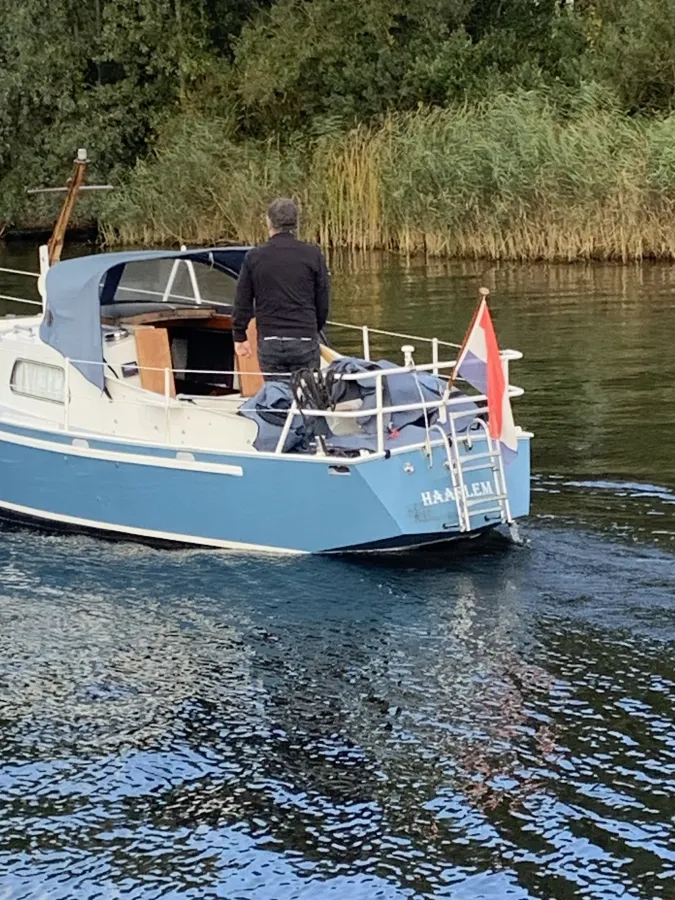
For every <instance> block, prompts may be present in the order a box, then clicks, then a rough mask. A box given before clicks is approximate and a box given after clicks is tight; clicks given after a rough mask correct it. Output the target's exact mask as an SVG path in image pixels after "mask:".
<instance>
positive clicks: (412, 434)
mask: <svg viewBox="0 0 675 900" xmlns="http://www.w3.org/2000/svg"><path fill="white" fill-rule="evenodd" d="M395 368H399V367H398V366H396V365H395V364H394V363H392V362H389V361H387V360H382V361H380V362H377V363H374V362H369V361H366V360H363V359H356V358H354V357H342V358H340V359H338V360H336V361H335V362H333V363H331V365H330V366H328V367H327V368H326V369H324V370H323V371H322V373H321V379H322V382H323V385H322V386H323V388H324V394H325V396H326V400H327V402H326V409H334V408H335V406H336V405H337V404H338V403H343V402H345V401H351V400H361V401H362V406H361V410H359V413H361V412H363V413H364V414H363V415H361V414H359V416H358V417H357V418H356V422H357V424H358V426H359V431H358V432H357V433H356V434H348V435H339V436H338V435H332V434H330V432H328V430H327V428H326V422H325V419H323V418H319V417H317V416H303V414H302V410H301V409H300V411H299V412H298V414H297V415H296V416H294V417H293V422H292V424H291V428H290V430H289V433H288V437H287V438H286V441H285V444H284V452H285V453H288V452H292V451H293V452H309V451H310V450H311V449H312V446H313V443H314V441H315V439H316V435H317V434H321V435H324V436H326V447H327V449H329V450H331V449H332V450H334V451H335V452H336V453H339V452H340V451H343V452H349V451H352V452H354V451H358V450H361V449H364V450H374V449H375V448H376V446H377V415H376V414H375V410H376V408H377V394H376V379H375V378H367V379H364V380H362V381H343V380H342V379H341V377H340V376H342V375H348V374H358V373H363V372H372V371H374V370H376V369H380V370H386V369H395ZM382 387H383V391H382V394H383V397H382V399H383V405H384V406H385V407H386V406H410V405H412V404H421V403H430V402H434V401H440V400H441V398H442V397H443V394H444V392H445V389H446V382H445V381H444V380H443V379H441V378H438V377H437V376H436V375H429V374H426V373H423V372H417V371H411V372H401V373H398V374H396V375H390V376H388V377H387V378H383V379H382ZM457 396H461V392H460V391H458V390H453V392H452V397H453V399H455V398H456V397H457ZM293 399H294V396H293V390H292V388H291V385H290V384H289V383H288V382H284V381H272V382H266V383H265V384H264V386H263V387H262V388H261V390H260V391H258V393H257V394H256V395H255V397H252V398H251V399H250V400H248V401H247V402H246V403H245V404H244V405H243V406H242V407H241V410H240V415H242V416H246V417H247V418H249V419H252V420H253V421H254V422H256V424H257V425H258V436H257V438H256V440H255V441H254V447H255V448H256V450H262V451H268V452H269V451H271V450H275V449H276V447H277V444H278V442H279V438H280V437H281V432H282V429H283V427H284V424H285V422H286V418H287V414H288V410H289V409H290V408H291V405H292V404H293ZM451 409H452V410H454V411H455V412H457V411H462V412H465V413H466V415H463V416H461V417H459V418H458V419H456V420H455V428H456V430H457V431H458V432H463V431H465V430H466V429H467V428H468V427H469V426H470V425H471V423H472V422H473V421H474V419H475V418H476V416H477V415H478V414H479V412H480V410H479V409H478V407H477V406H476V404H475V403H473V402H472V401H471V400H469V399H468V398H467V400H466V403H462V404H461V405H458V404H453V406H452V407H451ZM437 422H439V412H438V409H433V408H432V409H428V410H426V413H425V411H424V410H422V409H419V408H417V409H411V410H402V411H400V412H394V413H391V414H385V419H384V428H385V446H386V448H387V449H393V448H394V447H396V446H403V445H406V444H413V443H419V442H422V441H424V440H425V437H426V433H427V432H426V429H427V427H430V426H431V425H433V424H435V423H437ZM444 428H445V429H446V430H448V428H449V425H448V423H447V422H446V424H445V426H444Z"/></svg>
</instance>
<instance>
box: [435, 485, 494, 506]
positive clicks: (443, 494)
mask: <svg viewBox="0 0 675 900" xmlns="http://www.w3.org/2000/svg"><path fill="white" fill-rule="evenodd" d="M493 493H494V488H493V485H492V484H491V483H490V482H489V481H477V482H475V483H474V484H471V485H468V486H467V485H464V496H465V497H466V498H467V500H468V499H469V497H483V496H485V494H493ZM420 497H421V500H422V505H423V506H436V504H437V503H454V502H455V494H454V491H453V490H452V488H449V487H448V488H446V489H445V490H444V491H422V493H421V494H420Z"/></svg>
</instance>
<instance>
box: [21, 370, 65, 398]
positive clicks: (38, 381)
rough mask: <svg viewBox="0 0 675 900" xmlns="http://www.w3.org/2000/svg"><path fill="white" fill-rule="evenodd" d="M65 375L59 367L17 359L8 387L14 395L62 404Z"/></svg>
mask: <svg viewBox="0 0 675 900" xmlns="http://www.w3.org/2000/svg"><path fill="white" fill-rule="evenodd" d="M64 382H65V375H64V371H63V369H61V368H60V367H59V366H48V365H45V363H39V362H33V361H31V360H28V359H17V361H16V362H15V363H14V368H13V369H12V377H11V379H10V387H11V389H12V391H13V392H14V393H15V394H22V395H23V396H24V397H33V398H34V399H36V400H49V401H50V402H51V403H63V399H64Z"/></svg>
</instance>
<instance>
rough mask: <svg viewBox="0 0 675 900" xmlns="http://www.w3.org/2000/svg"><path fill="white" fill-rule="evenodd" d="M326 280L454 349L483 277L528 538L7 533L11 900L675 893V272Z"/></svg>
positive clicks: (367, 314)
mask: <svg viewBox="0 0 675 900" xmlns="http://www.w3.org/2000/svg"><path fill="white" fill-rule="evenodd" d="M6 259H7V257H5V262H1V261H0V264H5V265H6V264H7V262H6ZM11 260H12V263H13V264H14V265H17V266H18V267H24V266H25V265H27V264H28V263H29V261H28V260H25V259H23V258H22V256H21V254H17V253H16V251H13V255H12V257H11ZM332 267H333V270H334V283H335V293H336V301H335V309H334V315H335V317H336V318H339V319H342V320H346V321H352V322H356V323H361V322H366V321H367V322H370V323H372V324H375V325H379V326H381V327H385V328H390V329H392V330H404V331H405V330H410V331H413V332H415V333H419V334H432V333H434V331H436V330H438V331H442V332H443V333H444V334H446V335H447V336H448V337H450V338H451V339H452V337H453V336H454V335H458V334H461V332H462V331H463V329H464V327H465V325H466V323H467V321H468V318H469V317H470V313H471V308H472V304H473V298H474V296H475V293H476V289H477V287H478V285H479V283H481V282H484V283H487V284H488V286H489V287H491V288H492V289H493V309H494V314H495V319H496V323H497V328H498V333H499V334H500V337H501V339H502V343H503V344H505V345H510V346H515V347H517V348H518V349H521V350H522V351H523V352H524V353H525V359H524V360H523V361H522V362H521V363H518V364H516V365H515V366H514V367H513V372H512V375H513V380H514V381H515V382H516V383H519V384H521V385H522V386H523V387H525V388H526V391H527V393H526V395H525V397H524V398H523V399H522V400H520V401H519V402H518V407H517V417H518V420H519V421H520V422H521V424H523V425H524V426H526V427H528V428H530V429H532V430H533V431H534V432H535V434H536V438H535V442H534V445H533V451H534V472H535V475H534V489H535V490H534V507H533V514H532V517H531V519H530V520H529V522H528V523H527V525H526V526H525V527H524V529H523V531H524V535H525V537H526V539H527V541H528V545H527V546H526V547H524V548H512V547H508V546H505V545H504V544H503V543H502V542H498V541H497V542H490V543H488V544H486V545H481V546H479V547H478V548H475V549H472V550H471V551H466V552H464V553H461V554H459V555H452V556H451V555H449V554H447V553H442V554H438V553H434V554H425V555H424V556H422V557H405V558H402V559H400V560H392V559H388V560H386V561H384V562H376V561H373V560H369V561H364V562H355V561H353V560H352V561H347V560H338V559H301V560H283V561H278V560H264V561H261V560H259V559H254V558H250V557H245V556H228V555H222V554H217V553H207V552H201V551H190V552H187V551H186V552H182V551H181V552H171V553H167V552H159V551H154V550H149V549H146V548H140V547H136V546H134V545H131V544H126V545H125V544H109V543H102V542H98V541H94V540H91V539H89V538H77V537H76V538H72V537H71V538H63V537H55V536H45V535H40V534H34V533H29V532H25V531H21V530H17V531H15V530H11V529H5V530H3V531H2V533H1V534H0V573H1V575H0V579H1V581H0V584H1V586H0V734H1V736H2V740H1V741H0V755H1V758H2V762H1V763H0V898H3V900H4V898H10V897H11V898H19V897H21V898H23V897H25V898H31V900H32V898H40V897H44V898H50V900H51V898H72V897H75V898H102V900H106V898H111V900H112V898H123V897H124V898H127V897H128V898H141V900H145V898H155V897H180V898H202V897H208V898H211V897H223V898H228V900H238V898H242V900H243V898H251V897H253V898H261V900H286V898H296V897H301V898H318V900H323V898H332V897H335V898H346V900H352V898H364V900H365V898H368V900H370V898H381V900H399V898H412V897H414V898H423V897H424V898H427V897H451V898H471V900H476V898H543V900H551V898H553V900H566V898H577V897H584V898H603V900H604V898H615V897H622V898H645V900H648V898H649V900H651V898H654V897H664V898H667V897H675V834H674V831H675V828H674V821H673V803H674V800H675V777H674V775H675V730H674V727H673V725H674V723H673V718H674V710H673V702H674V699H675V665H674V664H673V660H672V641H673V637H674V634H675V627H674V625H675V609H674V608H675V565H674V562H675V553H674V551H675V544H674V543H673V541H674V536H675V448H674V446H673V440H672V437H673V421H674V420H675V392H674V388H673V381H674V377H675V363H674V362H673V360H674V356H673V353H672V335H673V334H675V303H674V302H673V300H672V299H671V298H672V296H673V288H674V287H675V284H674V283H673V282H674V281H675V274H674V272H675V270H672V269H671V267H666V266H645V267H643V268H642V269H632V268H620V267H614V266H592V267H591V266H589V267H564V266H561V267H543V266H528V267H524V266H523V267H518V266H510V267H501V268H498V269H486V268H484V267H482V266H480V265H458V264H448V265H444V264H432V265H429V266H426V267H425V266H424V264H423V263H421V262H418V263H413V264H410V265H405V264H403V263H397V262H394V261H384V262H383V261H382V260H376V259H373V260H366V261H363V260H361V261H360V262H359V261H355V260H352V259H351V258H337V259H335V260H333V262H332ZM10 282H11V279H9V280H8V281H4V282H3V289H2V291H1V292H2V293H18V292H19V291H20V289H21V286H20V283H19V279H17V280H16V281H15V283H14V284H10ZM10 288H11V289H10ZM9 309H10V308H9V307H8V310H9ZM11 309H12V311H18V310H17V308H16V307H11ZM400 343H401V342H400V341H398V340H392V341H389V342H383V343H382V345H381V346H380V347H379V348H378V349H379V350H380V351H381V352H383V353H386V354H387V355H389V356H391V355H392V354H393V353H395V352H397V347H398V345H399V344H400ZM354 349H355V347H354Z"/></svg>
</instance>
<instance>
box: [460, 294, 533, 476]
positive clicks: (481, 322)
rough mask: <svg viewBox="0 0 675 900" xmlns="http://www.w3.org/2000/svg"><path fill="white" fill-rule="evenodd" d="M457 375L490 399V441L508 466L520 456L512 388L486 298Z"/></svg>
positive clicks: (466, 341)
mask: <svg viewBox="0 0 675 900" xmlns="http://www.w3.org/2000/svg"><path fill="white" fill-rule="evenodd" d="M455 372H456V373H457V374H458V375H459V376H460V377H461V378H463V379H464V380H465V381H467V382H468V383H469V384H471V385H473V387H475V388H476V390H478V391H480V393H481V394H484V395H485V396H486V397H487V405H488V418H489V429H490V437H491V438H492V439H493V440H496V441H499V442H500V443H501V444H502V448H503V449H506V450H508V451H511V452H510V453H505V454H504V460H505V461H506V462H509V461H510V460H511V459H512V458H513V454H515V453H517V452H518V435H517V433H516V426H515V424H514V422H513V413H512V411H511V402H510V400H509V390H508V388H509V386H508V383H507V380H506V375H505V374H504V367H503V365H502V360H501V357H500V355H499V344H498V343H497V335H496V334H495V329H494V325H493V324H492V316H491V315H490V309H489V307H488V305H487V300H486V299H485V297H483V298H482V300H481V302H480V304H479V306H478V309H477V311H476V315H475V316H474V320H473V324H472V325H471V328H470V329H469V333H468V334H467V336H466V339H465V341H464V344H463V345H462V349H461V351H460V354H459V358H458V359H457V365H456V368H455Z"/></svg>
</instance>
